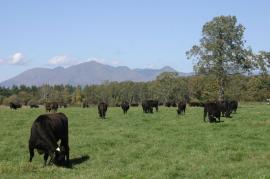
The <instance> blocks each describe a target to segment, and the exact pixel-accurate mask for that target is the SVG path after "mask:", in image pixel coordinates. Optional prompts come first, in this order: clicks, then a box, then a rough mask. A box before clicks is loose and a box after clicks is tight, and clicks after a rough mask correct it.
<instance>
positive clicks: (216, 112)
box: [203, 102, 221, 122]
mask: <svg viewBox="0 0 270 179" xmlns="http://www.w3.org/2000/svg"><path fill="white" fill-rule="evenodd" d="M207 115H208V119H209V122H217V119H218V121H219V122H220V116H221V111H220V107H219V104H218V103H216V102H209V103H205V105H204V115H203V120H204V122H206V120H205V118H206V116H207Z"/></svg>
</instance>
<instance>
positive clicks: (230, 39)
mask: <svg viewBox="0 0 270 179" xmlns="http://www.w3.org/2000/svg"><path fill="white" fill-rule="evenodd" d="M244 30H245V28H244V26H243V25H241V24H238V23H237V19H236V17H235V16H219V17H215V18H214V19H213V20H212V21H210V22H207V23H206V24H205V25H204V26H203V29H202V36H203V37H202V39H201V40H200V44H199V45H194V46H193V47H192V48H191V49H190V50H189V51H188V52H186V54H187V57H188V59H190V58H192V57H193V58H194V59H195V60H196V61H197V63H196V64H195V66H194V70H195V72H196V73H205V74H211V73H212V74H214V75H215V76H216V78H217V81H218V86H219V100H224V89H225V85H226V79H227V77H228V75H230V74H236V73H244V72H247V71H250V70H252V69H253V67H254V63H253V62H254V56H253V53H252V51H251V49H249V48H246V47H245V41H244V39H243V35H244Z"/></svg>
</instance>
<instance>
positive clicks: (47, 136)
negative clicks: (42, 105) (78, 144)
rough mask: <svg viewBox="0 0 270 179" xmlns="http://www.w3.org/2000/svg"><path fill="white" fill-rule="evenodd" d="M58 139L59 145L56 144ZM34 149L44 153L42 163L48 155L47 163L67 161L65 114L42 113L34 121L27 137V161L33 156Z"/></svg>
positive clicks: (66, 121) (66, 120)
mask: <svg viewBox="0 0 270 179" xmlns="http://www.w3.org/2000/svg"><path fill="white" fill-rule="evenodd" d="M59 140H61V142H60V147H59V146H58V144H57V142H58V141H59ZM34 149H37V151H38V153H39V154H44V165H46V164H47V160H48V157H49V156H50V161H49V164H51V162H55V163H66V162H67V164H68V163H69V145H68V118H67V117H66V115H65V114H63V113H54V114H43V115H40V116H39V117H38V118H37V119H36V120H35V121H34V123H33V124H32V128H31V134H30V139H29V153H30V159H29V162H32V159H33V157H34Z"/></svg>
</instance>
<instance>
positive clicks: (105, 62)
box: [87, 57, 121, 66]
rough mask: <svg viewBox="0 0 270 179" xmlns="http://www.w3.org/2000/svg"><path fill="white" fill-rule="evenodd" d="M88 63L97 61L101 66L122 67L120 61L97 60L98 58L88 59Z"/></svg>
mask: <svg viewBox="0 0 270 179" xmlns="http://www.w3.org/2000/svg"><path fill="white" fill-rule="evenodd" d="M87 61H88V62H89V61H95V62H97V63H101V64H104V65H105V64H106V65H113V66H118V65H120V64H121V63H120V61H118V60H105V59H104V58H96V57H92V58H89V59H87Z"/></svg>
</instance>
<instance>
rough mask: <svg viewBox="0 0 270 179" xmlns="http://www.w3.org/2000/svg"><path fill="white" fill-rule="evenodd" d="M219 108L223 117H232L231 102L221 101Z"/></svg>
mask: <svg viewBox="0 0 270 179" xmlns="http://www.w3.org/2000/svg"><path fill="white" fill-rule="evenodd" d="M217 104H218V106H219V110H220V112H221V114H222V117H226V118H228V117H230V115H231V113H232V105H231V102H230V101H227V100H226V101H221V102H218V103H217Z"/></svg>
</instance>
